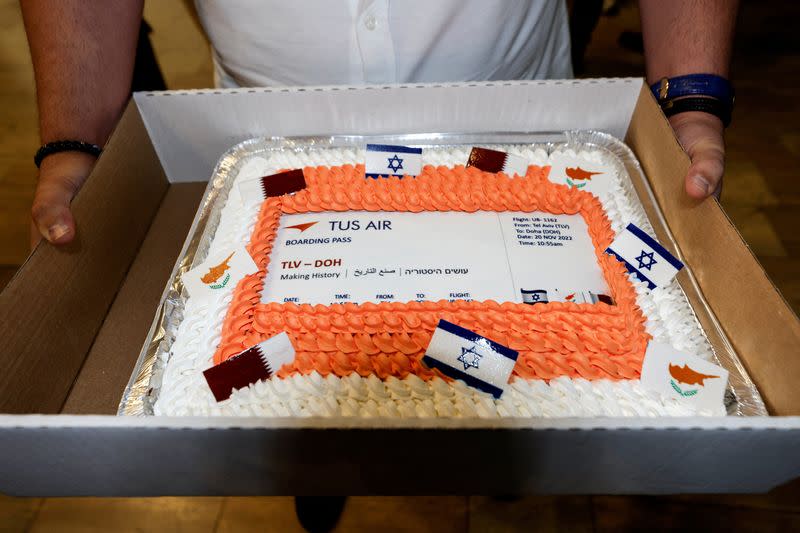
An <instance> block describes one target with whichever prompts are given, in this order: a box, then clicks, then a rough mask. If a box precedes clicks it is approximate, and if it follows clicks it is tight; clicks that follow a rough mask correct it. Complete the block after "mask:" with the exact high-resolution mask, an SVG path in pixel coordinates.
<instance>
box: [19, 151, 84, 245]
mask: <svg viewBox="0 0 800 533" xmlns="http://www.w3.org/2000/svg"><path fill="white" fill-rule="evenodd" d="M93 164H94V157H93V156H90V155H88V154H82V153H74V152H64V153H60V154H54V155H52V156H50V157H48V158H47V159H45V160H44V161H43V162H42V166H41V168H40V171H39V184H38V186H37V187H36V194H35V195H34V198H33V205H32V206H31V216H32V218H33V223H34V225H35V226H36V229H37V230H38V232H39V234H40V235H41V236H42V237H44V238H45V239H47V240H48V241H50V242H51V243H53V244H66V243H68V242H71V241H72V239H73V238H74V237H75V219H74V218H73V217H72V213H71V212H70V209H69V206H70V203H71V202H72V198H73V197H74V196H75V194H76V193H77V192H78V189H80V187H81V185H83V182H84V181H85V180H86V176H88V175H89V171H90V170H91V168H92V165H93Z"/></svg>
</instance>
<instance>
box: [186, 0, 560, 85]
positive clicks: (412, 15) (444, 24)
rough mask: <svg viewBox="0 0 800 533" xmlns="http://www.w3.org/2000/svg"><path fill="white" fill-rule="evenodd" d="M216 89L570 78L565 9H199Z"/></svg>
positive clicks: (478, 5) (364, 0)
mask: <svg viewBox="0 0 800 533" xmlns="http://www.w3.org/2000/svg"><path fill="white" fill-rule="evenodd" d="M195 3H196V5H197V10H198V14H199V16H200V20H201V21H202V23H203V25H204V27H205V29H206V32H207V34H208V36H209V38H210V39H211V43H212V46H213V52H214V60H215V63H216V78H217V80H216V81H217V85H218V86H222V87H237V86H270V85H271V86H275V85H333V84H363V83H412V82H445V81H477V80H501V79H502V80H512V79H536V78H570V77H572V65H571V63H570V45H569V29H568V26H567V13H566V7H565V4H564V2H563V0H530V1H527V0H195Z"/></svg>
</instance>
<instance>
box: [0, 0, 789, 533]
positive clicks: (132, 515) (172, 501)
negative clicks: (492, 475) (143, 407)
mask: <svg viewBox="0 0 800 533" xmlns="http://www.w3.org/2000/svg"><path fill="white" fill-rule="evenodd" d="M764 4H767V7H764ZM185 6H186V2H185V1H180V0H158V2H156V1H154V0H150V1H149V2H147V6H146V16H147V18H148V20H149V22H150V23H151V25H152V26H153V30H154V31H153V35H152V38H153V41H154V45H155V48H156V51H157V53H158V55H159V60H160V62H161V63H162V66H163V68H164V74H165V77H166V79H167V83H168V84H169V86H170V87H171V88H189V87H204V86H209V85H210V84H211V68H210V63H209V54H208V49H207V44H206V43H205V41H204V39H203V37H202V35H201V34H200V32H199V31H198V29H197V27H196V25H195V24H194V22H193V21H192V19H191V17H190V16H189V15H188V14H187V11H186V7H185ZM759 6H761V7H759ZM742 11H743V16H742V17H741V24H740V30H739V36H738V38H737V50H736V54H737V56H736V61H735V66H734V76H735V77H736V80H737V91H738V94H737V111H736V115H735V118H734V124H733V126H732V127H731V128H730V130H729V132H728V148H729V154H728V169H727V173H726V182H725V183H726V185H725V189H724V193H723V206H724V207H725V210H726V211H727V212H728V214H729V215H730V217H731V218H732V220H733V221H734V222H735V224H736V226H737V227H738V229H739V231H740V232H741V233H742V235H743V236H744V238H745V239H746V240H747V242H748V243H749V244H750V246H751V248H752V249H753V251H754V252H755V254H756V255H757V256H758V257H759V259H760V261H761V262H762V264H763V265H764V267H765V269H766V270H767V272H768V273H769V274H770V276H771V277H772V278H773V280H775V283H776V284H777V286H778V287H779V288H780V289H781V291H782V292H783V294H784V295H785V297H786V298H787V300H788V301H789V302H790V303H791V304H792V305H793V307H794V308H795V310H797V309H800V233H799V232H798V231H797V228H798V227H800V211H798V206H800V192H799V191H798V189H797V188H796V186H795V183H796V181H797V177H796V176H797V168H798V166H800V126H798V119H800V113H799V112H798V111H799V110H798V103H797V98H796V97H797V95H798V94H800V91H798V89H800V75H798V72H800V53H798V52H800V41H798V40H797V38H796V35H795V34H794V33H793V29H792V25H791V24H783V23H782V21H784V20H797V18H798V15H800V8H798V7H797V6H796V4H794V3H788V2H779V1H776V0H773V1H770V2H760V3H756V2H746V3H745V5H744V6H743V8H742ZM637 26H638V21H637V15H636V11H635V8H630V7H629V8H626V9H623V11H622V13H621V14H620V15H619V16H618V17H615V18H604V19H603V20H602V21H601V23H600V27H599V28H598V30H597V32H596V33H595V37H594V41H593V43H592V45H591V46H590V49H589V52H588V54H587V69H588V72H587V74H589V75H603V76H617V75H639V74H640V73H641V72H642V65H643V62H642V57H641V55H640V54H638V53H636V52H631V51H627V50H624V49H622V48H620V47H619V45H618V44H617V36H618V35H619V33H620V32H621V31H623V30H636V29H637ZM0 110H2V116H3V120H2V121H0V206H2V208H1V209H0V287H2V286H4V285H5V283H6V282H7V281H8V279H10V276H11V275H13V272H14V270H15V269H16V265H19V264H20V263H22V261H24V259H25V257H26V255H27V234H28V209H29V205H30V198H31V195H32V193H33V188H34V180H35V172H34V167H33V165H32V164H31V154H32V152H33V150H34V149H35V148H36V145H37V135H36V129H35V124H36V112H35V100H34V92H33V77H32V71H31V67H30V62H29V59H28V55H27V49H26V45H25V36H24V33H23V30H22V25H21V20H20V15H19V6H18V2H17V1H15V0H0ZM678 528H680V529H688V530H694V529H720V530H737V531H791V530H795V531H800V481H796V482H794V483H792V484H790V485H789V486H786V487H783V488H779V489H776V490H775V491H773V492H772V493H770V494H767V495H755V496H674V497H647V496H640V497H624V496H596V497H582V496H568V497H530V498H523V499H520V500H514V501H500V500H495V499H491V498H482V497H480V498H479V497H472V498H463V497H385V498H375V497H369V498H368V497H354V498H350V499H349V500H348V503H347V507H346V509H345V512H344V515H343V517H342V521H341V524H340V526H339V530H340V531H374V530H381V531H437V532H440V531H441V532H446V531H539V530H542V531H551V530H574V531H617V530H620V529H678ZM298 530H299V529H298V525H297V523H296V521H295V518H294V514H293V505H292V500H291V498H278V497H275V498H175V497H165V498H127V499H121V498H113V499H100V498H85V499H76V498H65V499H55V498H49V499H26V498H11V497H7V496H0V531H14V532H16V531H37V532H38V531H59V532H60V531H226V532H227V531H298Z"/></svg>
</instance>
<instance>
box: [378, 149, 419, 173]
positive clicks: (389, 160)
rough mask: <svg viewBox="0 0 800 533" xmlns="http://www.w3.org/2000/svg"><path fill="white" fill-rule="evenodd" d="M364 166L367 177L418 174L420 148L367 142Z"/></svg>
mask: <svg viewBox="0 0 800 533" xmlns="http://www.w3.org/2000/svg"><path fill="white" fill-rule="evenodd" d="M365 168H366V174H367V177H368V178H380V177H382V176H383V177H385V176H400V177H403V176H418V175H419V174H420V172H422V148H411V147H409V146H394V145H391V144H368V145H367V157H366V163H365Z"/></svg>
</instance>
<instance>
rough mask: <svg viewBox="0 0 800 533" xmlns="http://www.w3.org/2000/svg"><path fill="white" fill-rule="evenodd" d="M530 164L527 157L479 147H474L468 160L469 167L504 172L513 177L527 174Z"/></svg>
mask: <svg viewBox="0 0 800 533" xmlns="http://www.w3.org/2000/svg"><path fill="white" fill-rule="evenodd" d="M529 164H530V163H529V161H528V160H527V159H525V158H524V157H520V156H518V155H513V154H509V153H506V152H501V151H499V150H490V149H488V148H477V147H475V148H473V149H472V151H471V152H470V153H469V159H468V160H467V166H468V167H475V168H477V169H479V170H483V171H484V172H492V173H497V172H503V173H504V174H507V175H508V176H511V177H514V176H515V175H517V176H525V175H526V174H527V173H528V165H529Z"/></svg>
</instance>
